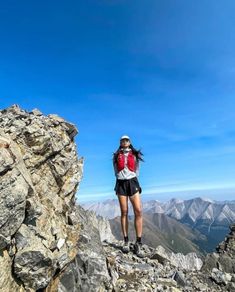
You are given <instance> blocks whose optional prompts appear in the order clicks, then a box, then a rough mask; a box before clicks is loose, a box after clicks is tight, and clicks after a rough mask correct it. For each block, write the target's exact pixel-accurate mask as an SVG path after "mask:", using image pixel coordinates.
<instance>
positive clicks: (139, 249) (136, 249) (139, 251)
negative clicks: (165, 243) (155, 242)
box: [134, 241, 145, 258]
mask: <svg viewBox="0 0 235 292" xmlns="http://www.w3.org/2000/svg"><path fill="white" fill-rule="evenodd" d="M134 253H135V254H136V255H137V257H140V258H144V257H145V252H144V249H143V244H142V242H137V241H136V243H135V245H134Z"/></svg>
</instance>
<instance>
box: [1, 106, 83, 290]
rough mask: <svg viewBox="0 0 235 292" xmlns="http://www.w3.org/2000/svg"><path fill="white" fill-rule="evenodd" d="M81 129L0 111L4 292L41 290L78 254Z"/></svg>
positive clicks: (14, 108)
mask: <svg viewBox="0 0 235 292" xmlns="http://www.w3.org/2000/svg"><path fill="white" fill-rule="evenodd" d="M77 132H78V131H77V129H76V127H75V126H74V125H73V124H70V123H68V122H67V121H65V120H64V119H62V118H61V117H58V116H57V115H48V116H45V115H43V114H42V113H41V112H40V111H39V110H36V109H35V110H33V111H31V112H27V111H25V110H22V109H21V108H20V107H19V106H17V105H13V106H11V107H9V108H7V109H4V110H1V111H0V266H1V267H4V269H1V271H0V291H37V290H39V289H43V288H45V287H47V286H48V284H49V283H51V282H53V281H54V279H55V278H56V275H57V274H58V273H59V272H60V271H61V270H63V269H64V268H65V267H66V266H67V265H68V264H69V263H70V262H71V261H72V260H73V259H74V258H75V256H76V254H77V241H78V238H79V224H78V222H77V223H74V224H73V223H72V222H71V220H70V216H72V214H73V212H74V206H75V194H76V192H77V189H78V186H79V182H80V181H81V178H82V169H83V158H78V155H77V150H76V144H75V142H74V136H75V135H76V134H77Z"/></svg>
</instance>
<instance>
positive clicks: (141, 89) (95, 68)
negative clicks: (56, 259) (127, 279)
mask: <svg viewBox="0 0 235 292" xmlns="http://www.w3.org/2000/svg"><path fill="white" fill-rule="evenodd" d="M234 10H235V2H234V1H232V0H231V1H229V0H228V1H219V0H218V1H209V0H208V1H204V0H198V1H186V0H184V1H181V0H176V1H175V0H174V1H173V0H172V1H170V0H164V1H157V0H148V1H139V0H135V1H134V0H133V1H124V0H120V1H118V0H113V1H112V0H109V1H108V0H103V1H101V0H100V1H98V0H97V1H90V0H86V1H49V2H48V1H40V2H35V1H21V2H19V1H7V2H3V3H2V4H1V8H0V37H1V46H0V108H5V107H8V106H10V105H12V104H14V103H16V104H19V105H20V106H21V107H22V108H25V109H26V110H32V109H33V108H38V109H40V110H41V111H42V112H43V113H44V114H49V113H56V114H58V115H60V116H62V117H64V118H65V119H67V120H68V121H71V122H72V123H75V124H76V125H77V127H78V129H79V134H78V136H77V138H76V143H77V146H78V153H79V156H83V157H84V158H85V163H84V175H83V180H82V182H81V184H80V189H79V192H78V195H77V197H78V202H81V203H82V202H85V201H89V200H100V201H101V200H104V199H107V198H116V196H115V194H114V191H113V187H114V184H115V177H114V173H113V168H112V163H111V162H112V160H111V158H112V153H113V151H114V150H116V149H117V147H118V143H119V137H120V136H121V135H123V134H127V135H129V136H130V137H131V138H132V142H133V145H134V146H135V147H136V148H141V150H142V152H143V153H144V158H145V162H144V163H142V165H141V166H140V167H141V168H140V177H139V181H140V183H141V186H142V189H143V193H142V198H143V199H160V200H167V199H169V198H170V197H172V196H174V194H175V196H177V197H182V198H189V197H194V196H196V195H203V196H206V197H210V198H214V199H234V198H235V180H234V178H235V177H234V175H235V144H234V142H235V123H234V120H235V82H234V79H235V54H234V52H235V38H234V36H235V17H234Z"/></svg>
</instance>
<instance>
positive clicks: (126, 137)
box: [120, 135, 131, 140]
mask: <svg viewBox="0 0 235 292" xmlns="http://www.w3.org/2000/svg"><path fill="white" fill-rule="evenodd" d="M122 139H129V140H131V139H130V137H128V136H127V135H124V136H122V137H121V138H120V140H122Z"/></svg>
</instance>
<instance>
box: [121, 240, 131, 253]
mask: <svg viewBox="0 0 235 292" xmlns="http://www.w3.org/2000/svg"><path fill="white" fill-rule="evenodd" d="M129 251H130V243H129V241H127V242H125V241H124V244H123V246H122V252H124V253H128V252H129Z"/></svg>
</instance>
